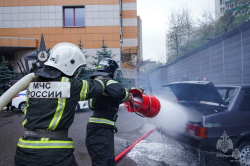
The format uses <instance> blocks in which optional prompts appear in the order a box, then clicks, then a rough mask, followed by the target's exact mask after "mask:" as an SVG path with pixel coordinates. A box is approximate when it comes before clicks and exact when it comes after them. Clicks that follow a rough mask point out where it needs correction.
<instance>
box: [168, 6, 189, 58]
mask: <svg viewBox="0 0 250 166" xmlns="http://www.w3.org/2000/svg"><path fill="white" fill-rule="evenodd" d="M193 26H194V21H193V19H192V17H191V10H189V9H188V8H183V9H182V10H181V11H180V10H179V11H176V10H173V11H172V12H171V15H170V27H169V31H168V35H167V36H168V43H169V47H170V52H171V53H172V56H173V57H170V58H169V60H175V59H176V58H178V57H180V56H181V55H183V54H185V53H187V52H188V51H190V49H189V48H190V41H191V38H192V32H193Z"/></svg>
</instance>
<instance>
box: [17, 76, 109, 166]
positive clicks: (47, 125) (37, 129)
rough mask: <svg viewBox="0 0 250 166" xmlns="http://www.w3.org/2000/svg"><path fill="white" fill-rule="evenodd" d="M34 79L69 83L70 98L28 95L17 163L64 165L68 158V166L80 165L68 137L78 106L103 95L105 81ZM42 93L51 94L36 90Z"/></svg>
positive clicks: (30, 165)
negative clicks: (23, 134) (23, 132)
mask: <svg viewBox="0 0 250 166" xmlns="http://www.w3.org/2000/svg"><path fill="white" fill-rule="evenodd" d="M32 82H59V83H60V82H70V85H71V86H70V98H27V101H26V102H27V107H26V108H25V112H24V114H25V119H24V121H23V123H22V125H23V127H24V128H26V133H25V136H23V137H21V138H20V139H19V141H18V144H17V151H16V156H15V163H16V164H17V165H25V166H44V165H57V163H58V162H60V164H59V165H60V166H61V165H66V163H64V162H62V161H64V160H65V158H71V159H72V160H73V161H74V163H73V164H70V163H67V165H70V166H73V165H77V164H76V163H75V159H74V155H73V151H74V145H73V141H72V139H71V138H68V136H67V134H68V129H69V127H70V126H71V124H72V123H73V120H74V115H75V107H76V104H77V102H78V101H80V100H86V99H90V98H93V97H95V96H98V95H100V94H102V93H103V91H104V89H105V84H106V83H105V81H103V80H90V81H86V80H80V79H75V78H67V77H59V78H56V79H49V78H44V77H38V78H37V79H35V80H33V81H32ZM28 93H29V92H28ZM41 95H44V96H45V95H48V93H45V92H44V93H42V92H40V93H37V96H41ZM50 95H51V96H53V95H55V94H52V93H51V94H50ZM44 135H45V137H43V136H44ZM46 135H47V136H48V137H46ZM50 136H51V137H50ZM23 156H26V157H23ZM27 156H30V157H29V158H27ZM71 159H69V160H71ZM67 162H68V161H67Z"/></svg>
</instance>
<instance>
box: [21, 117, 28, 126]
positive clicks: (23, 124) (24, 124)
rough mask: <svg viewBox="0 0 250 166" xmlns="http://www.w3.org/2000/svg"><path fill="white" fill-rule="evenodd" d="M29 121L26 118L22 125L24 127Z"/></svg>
mask: <svg viewBox="0 0 250 166" xmlns="http://www.w3.org/2000/svg"><path fill="white" fill-rule="evenodd" d="M26 123H27V119H24V121H23V123H22V126H23V127H24V125H25V124H26Z"/></svg>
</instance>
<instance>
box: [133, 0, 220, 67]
mask: <svg viewBox="0 0 250 166" xmlns="http://www.w3.org/2000/svg"><path fill="white" fill-rule="evenodd" d="M214 1H215V0H173V1H172V0H137V15H138V16H140V17H141V19H142V45H143V46H142V48H143V60H148V59H150V60H151V61H161V62H165V61H166V60H165V59H166V33H167V30H168V20H169V17H170V14H171V11H172V10H180V9H182V8H183V7H188V8H189V9H190V10H191V15H192V17H193V18H194V20H197V19H196V18H199V19H202V17H201V16H202V13H203V12H204V11H209V12H211V13H214V8H215V4H214Z"/></svg>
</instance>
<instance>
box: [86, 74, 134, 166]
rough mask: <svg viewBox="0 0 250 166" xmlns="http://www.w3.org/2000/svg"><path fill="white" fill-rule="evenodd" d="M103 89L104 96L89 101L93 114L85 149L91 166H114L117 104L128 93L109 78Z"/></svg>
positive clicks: (125, 98)
mask: <svg viewBox="0 0 250 166" xmlns="http://www.w3.org/2000/svg"><path fill="white" fill-rule="evenodd" d="M106 79H107V80H108V82H107V84H106V88H105V93H106V95H102V96H98V97H94V98H92V99H90V100H89V107H90V109H92V110H94V114H93V116H92V117H90V119H89V123H88V125H87V136H86V147H87V149H88V153H89V155H90V157H91V159H92V165H93V166H113V165H115V155H114V130H116V128H115V121H116V119H117V111H118V109H119V104H121V103H122V102H124V101H126V100H127V99H128V98H129V93H128V91H127V90H126V89H125V88H123V87H122V85H121V84H120V83H118V82H116V81H114V80H112V79H111V78H107V77H106Z"/></svg>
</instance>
